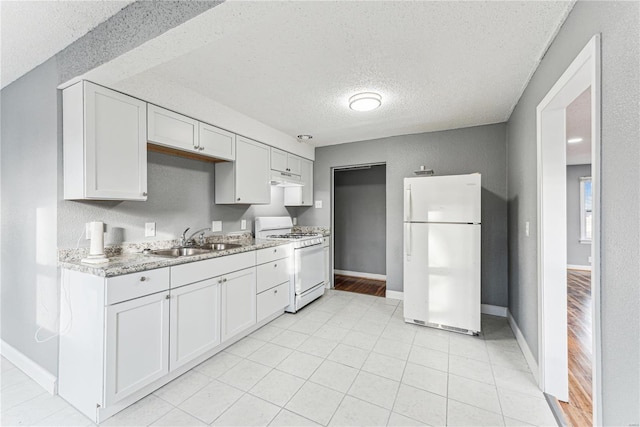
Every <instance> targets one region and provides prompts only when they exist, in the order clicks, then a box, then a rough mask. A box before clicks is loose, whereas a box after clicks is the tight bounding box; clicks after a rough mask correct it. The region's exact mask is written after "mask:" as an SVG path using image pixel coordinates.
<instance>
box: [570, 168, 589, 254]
mask: <svg viewBox="0 0 640 427" xmlns="http://www.w3.org/2000/svg"><path fill="white" fill-rule="evenodd" d="M583 176H591V165H571V166H567V264H569V265H586V266H588V265H590V264H589V257H590V256H591V244H586V243H580V178H581V177H583Z"/></svg>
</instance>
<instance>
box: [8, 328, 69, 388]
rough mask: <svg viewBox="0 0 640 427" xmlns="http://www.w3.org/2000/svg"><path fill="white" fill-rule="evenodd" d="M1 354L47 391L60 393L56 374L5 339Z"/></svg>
mask: <svg viewBox="0 0 640 427" xmlns="http://www.w3.org/2000/svg"><path fill="white" fill-rule="evenodd" d="M0 354H2V356H4V357H5V358H6V359H7V360H8V361H9V362H11V363H13V364H14V365H15V366H16V367H17V368H18V369H20V370H21V371H22V372H24V373H25V374H27V375H29V376H30V377H31V379H33V380H34V381H35V382H37V383H38V384H40V385H41V386H42V387H43V388H44V389H45V390H46V391H48V392H49V393H51V394H57V393H58V379H57V378H56V376H55V375H53V374H52V373H51V372H49V371H47V370H46V369H44V368H43V367H42V366H40V365H38V364H37V363H36V362H34V361H33V360H31V359H29V358H28V357H27V356H25V355H24V354H23V353H21V352H20V351H18V350H17V349H15V348H14V347H12V346H11V345H9V344H7V343H6V342H5V341H4V340H0Z"/></svg>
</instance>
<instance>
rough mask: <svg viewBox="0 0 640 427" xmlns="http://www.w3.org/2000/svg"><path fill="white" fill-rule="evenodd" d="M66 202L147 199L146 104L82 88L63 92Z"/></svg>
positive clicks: (90, 85) (102, 90)
mask: <svg viewBox="0 0 640 427" xmlns="http://www.w3.org/2000/svg"><path fill="white" fill-rule="evenodd" d="M62 100H63V101H62V102H63V157H64V198H65V199H67V200H69V199H70V200H79V199H93V200H146V199H147V117H146V116H147V103H146V102H144V101H140V100H139V99H136V98H132V97H130V96H127V95H123V94H121V93H119V92H115V91H113V90H110V89H107V88H104V87H102V86H98V85H96V84H93V83H91V82H87V81H82V82H78V83H76V84H74V85H72V86H70V87H68V88H66V89H65V90H64V91H63V92H62Z"/></svg>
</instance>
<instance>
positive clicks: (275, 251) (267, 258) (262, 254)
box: [256, 245, 292, 264]
mask: <svg viewBox="0 0 640 427" xmlns="http://www.w3.org/2000/svg"><path fill="white" fill-rule="evenodd" d="M291 251H292V249H291V245H280V246H274V247H272V248H265V249H260V250H258V253H257V255H256V257H257V258H256V259H257V261H256V264H264V263H265V262H271V261H275V260H277V259H282V258H287V257H290V256H291Z"/></svg>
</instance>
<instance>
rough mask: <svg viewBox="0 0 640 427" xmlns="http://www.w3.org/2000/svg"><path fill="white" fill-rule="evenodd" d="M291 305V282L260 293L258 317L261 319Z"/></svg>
mask: <svg viewBox="0 0 640 427" xmlns="http://www.w3.org/2000/svg"><path fill="white" fill-rule="evenodd" d="M288 305H289V282H287V283H283V284H281V285H278V286H276V287H274V288H271V289H269V290H267V291H264V292H262V293H260V294H258V301H257V306H258V308H257V310H258V313H257V314H258V316H257V317H258V319H257V321H258V322H259V321H261V320H263V319H266V318H267V317H269V316H271V315H272V314H274V313H277V312H279V311H282V310H283V309H284V308H285V307H286V306H288Z"/></svg>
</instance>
